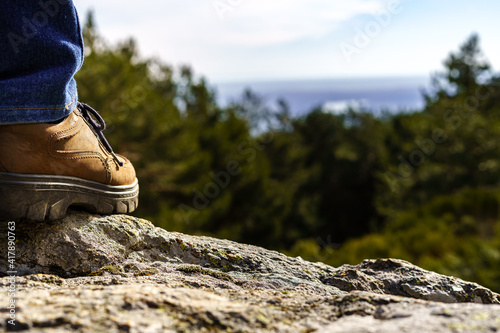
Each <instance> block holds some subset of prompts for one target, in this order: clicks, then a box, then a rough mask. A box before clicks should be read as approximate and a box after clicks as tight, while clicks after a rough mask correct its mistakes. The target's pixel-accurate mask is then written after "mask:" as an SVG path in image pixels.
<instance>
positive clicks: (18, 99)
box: [0, 0, 83, 130]
mask: <svg viewBox="0 0 500 333" xmlns="http://www.w3.org/2000/svg"><path fill="white" fill-rule="evenodd" d="M82 63H83V39H82V33H81V28H80V23H79V21H78V15H77V13H76V9H75V7H74V5H73V2H72V1H71V0H7V1H2V5H1V8H0V124H16V123H40V122H50V121H55V120H59V119H61V118H64V117H65V116H67V115H69V114H70V113H71V112H72V111H73V110H74V109H75V107H76V103H77V100H78V95H77V91H76V82H75V80H74V78H73V76H74V75H75V73H76V72H77V71H78V70H79V69H80V67H81V66H82ZM0 130H1V128H0Z"/></svg>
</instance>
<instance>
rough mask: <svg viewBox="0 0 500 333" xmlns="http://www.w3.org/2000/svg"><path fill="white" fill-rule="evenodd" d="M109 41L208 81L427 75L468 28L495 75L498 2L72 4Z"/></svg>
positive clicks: (128, 0)
mask: <svg viewBox="0 0 500 333" xmlns="http://www.w3.org/2000/svg"><path fill="white" fill-rule="evenodd" d="M74 2H75V5H76V7H77V9H78V10H79V13H80V16H81V17H82V19H83V20H84V18H85V14H86V12H87V11H88V10H89V9H93V10H94V12H95V18H96V21H97V25H98V28H99V30H100V31H101V34H102V35H104V36H105V37H106V38H107V39H108V40H109V41H112V42H114V41H118V40H122V39H124V38H127V37H131V36H132V37H134V38H135V39H136V40H137V41H138V44H139V48H140V50H141V52H142V54H143V55H144V56H158V57H160V58H161V59H163V60H164V61H165V62H167V63H169V64H173V65H179V64H189V65H191V66H192V67H193V68H194V70H195V72H196V73H198V74H201V75H204V76H206V77H208V79H209V80H210V81H212V82H231V81H234V82H242V81H255V80H287V79H317V78H344V77H380V76H429V75H430V74H431V73H434V72H436V71H438V70H440V69H442V62H443V60H444V59H445V58H446V56H447V55H448V54H449V52H450V51H453V50H456V49H457V48H458V46H459V45H460V44H461V43H462V42H463V41H464V40H465V39H466V38H467V37H468V36H469V35H470V34H471V33H473V32H477V33H478V34H479V35H480V37H481V46H482V48H483V50H484V53H485V55H486V56H487V58H488V59H489V61H490V63H491V64H492V66H493V68H494V70H497V71H498V70H500V42H499V41H498V39H499V38H498V37H499V36H498V35H499V33H498V32H499V31H500V19H499V18H498V15H499V13H500V1H498V0H477V1H474V2H473V1H470V0H469V1H465V0H454V1H452V0H440V1H436V0H400V1H398V0H349V1H346V0H329V1H328V0H271V1H269V0H186V1H181V0H145V1H137V0H106V1H102V0H99V1H98V0H75V1H74Z"/></svg>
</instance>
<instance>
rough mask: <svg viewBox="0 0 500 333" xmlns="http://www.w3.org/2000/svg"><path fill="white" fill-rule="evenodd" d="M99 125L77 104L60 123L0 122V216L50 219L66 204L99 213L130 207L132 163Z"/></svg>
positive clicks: (134, 197)
mask: <svg viewBox="0 0 500 333" xmlns="http://www.w3.org/2000/svg"><path fill="white" fill-rule="evenodd" d="M104 128H105V124H104V121H103V120H102V118H101V117H100V116H99V114H98V113H97V112H96V111H95V110H94V109H92V108H90V107H89V106H88V105H86V104H82V103H79V104H78V107H77V109H75V111H74V112H73V113H71V114H70V115H69V116H68V117H67V118H66V119H64V120H63V121H62V122H61V123H59V124H46V123H42V124H19V125H0V220H2V219H3V220H5V219H11V220H14V219H20V218H27V219H30V220H35V221H41V220H45V219H49V220H53V219H58V218H62V217H64V216H65V215H66V211H67V210H68V208H69V207H70V206H79V207H82V208H85V209H87V210H90V211H92V212H97V213H100V214H111V213H130V212H132V211H134V210H135V209H136V208H137V204H138V194H139V185H138V181H137V178H136V175H135V170H134V167H133V166H132V164H131V163H130V161H128V160H127V159H126V158H125V157H123V156H120V155H118V156H117V155H115V154H114V153H113V150H112V149H111V147H110V145H109V143H108V142H107V141H106V139H105V138H104V136H103V134H102V130H104Z"/></svg>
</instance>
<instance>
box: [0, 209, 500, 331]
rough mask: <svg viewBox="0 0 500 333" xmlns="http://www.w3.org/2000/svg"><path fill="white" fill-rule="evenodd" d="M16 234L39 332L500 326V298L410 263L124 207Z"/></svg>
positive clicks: (1, 265) (26, 319) (25, 321)
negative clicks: (348, 257)
mask: <svg viewBox="0 0 500 333" xmlns="http://www.w3.org/2000/svg"><path fill="white" fill-rule="evenodd" d="M1 226H2V235H1V237H2V239H6V231H5V230H6V228H5V227H4V226H5V224H1ZM16 237H17V242H16V251H15V252H16V256H17V257H16V268H17V271H18V275H22V276H18V277H16V279H15V288H16V292H17V303H16V305H17V312H16V320H17V327H16V328H17V329H24V330H29V331H32V332H38V331H40V332H41V331H43V330H46V329H50V330H51V331H54V332H66V331H74V330H75V331H82V332H96V331H107V332H119V331H120V332H121V331H128V332H169V331H172V332H179V331H181V332H183V331H185V332H209V331H219V330H220V331H235V332H243V331H247V332H248V331H271V332H298V331H305V332H400V331H405V332H417V331H418V332H419V333H420V332H460V331H463V332H488V331H490V332H495V331H499V330H500V320H499V319H498V318H500V305H496V304H500V297H499V295H498V294H495V293H493V292H492V291H490V290H488V289H486V288H483V287H481V286H479V285H477V284H475V283H470V282H465V281H462V280H460V279H457V278H453V277H446V276H443V275H439V274H437V273H433V272H429V271H426V270H423V269H421V268H419V267H416V266H414V265H412V264H410V263H408V262H405V261H402V260H396V259H378V260H366V261H364V262H363V263H361V264H360V265H357V266H349V265H344V266H342V267H339V268H333V267H331V266H328V265H325V264H322V263H311V262H308V261H304V260H302V259H300V258H290V257H287V256H285V255H283V254H280V253H278V252H275V251H269V250H265V249H263V248H259V247H255V246H251V245H243V244H238V243H235V242H231V241H227V240H220V239H215V238H210V237H194V236H188V235H183V234H179V233H174V232H167V231H165V230H163V229H160V228H156V227H154V226H153V224H151V223H150V222H148V221H145V220H141V219H137V218H133V217H129V216H120V215H117V216H107V217H100V216H95V215H89V214H85V213H72V214H71V215H69V216H68V217H67V218H65V219H63V220H60V221H54V222H51V223H30V222H26V221H22V222H17V225H16ZM4 244H6V242H3V243H2V246H5V245H4ZM6 253H7V251H6V249H4V248H2V251H1V252H0V275H6V274H7V270H8V269H7V264H6V263H7V258H6ZM11 282H12V280H11V278H9V277H3V278H0V287H2V288H3V289H5V288H9V286H10V285H11ZM467 302H468V303H467ZM471 302H476V303H477V302H479V303H488V304H493V305H485V304H471ZM449 303H455V304H449ZM3 314H4V315H5V318H7V315H8V312H7V311H5V310H2V309H0V315H3ZM422 325H423V326H422ZM0 327H2V328H6V327H7V323H6V320H2V321H0Z"/></svg>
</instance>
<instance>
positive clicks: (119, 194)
mask: <svg viewBox="0 0 500 333" xmlns="http://www.w3.org/2000/svg"><path fill="white" fill-rule="evenodd" d="M138 196H139V184H138V181H137V179H136V180H135V182H134V183H133V184H131V185H124V186H112V185H105V184H101V183H97V182H93V181H89V180H85V179H81V178H76V177H67V176H52V175H50V176H46V175H22V174H15V173H2V172H0V220H1V219H4V220H5V219H8V220H18V219H22V218H25V219H29V220H33V221H43V220H56V219H60V218H63V217H65V216H66V213H67V210H68V208H70V207H71V206H73V207H79V208H83V209H85V210H88V211H90V212H93V213H98V214H114V213H118V214H127V213H131V212H133V211H134V210H135V209H136V208H137V205H138V202H139V199H138Z"/></svg>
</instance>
